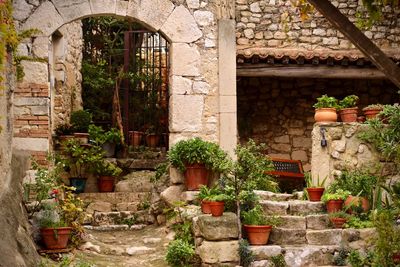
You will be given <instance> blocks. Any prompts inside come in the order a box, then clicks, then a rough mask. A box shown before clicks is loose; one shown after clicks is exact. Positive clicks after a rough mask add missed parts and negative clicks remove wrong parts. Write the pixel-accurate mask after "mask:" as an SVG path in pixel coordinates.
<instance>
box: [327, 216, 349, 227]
mask: <svg viewBox="0 0 400 267" xmlns="http://www.w3.org/2000/svg"><path fill="white" fill-rule="evenodd" d="M330 220H331V222H332V224H333V226H334V227H335V228H343V224H345V223H346V222H347V219H345V218H330Z"/></svg>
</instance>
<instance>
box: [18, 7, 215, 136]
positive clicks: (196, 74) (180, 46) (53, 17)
mask: <svg viewBox="0 0 400 267" xmlns="http://www.w3.org/2000/svg"><path fill="white" fill-rule="evenodd" d="M210 13H211V12H210ZM103 15H111V16H116V17H119V18H128V19H132V20H134V21H137V22H138V23H141V24H142V25H144V26H146V27H147V28H149V29H151V30H154V31H159V32H160V33H161V34H162V35H163V36H164V37H165V38H167V40H169V42H170V45H171V46H170V47H171V52H170V62H171V65H170V76H171V79H170V94H171V98H170V114H169V121H170V123H169V125H170V126H169V127H170V133H171V135H172V138H171V135H170V144H173V143H174V140H178V139H181V138H185V137H189V136H192V135H203V136H207V133H205V132H202V130H203V129H204V128H205V127H204V125H203V124H204V123H206V122H207V121H206V120H205V118H204V117H205V116H204V113H205V109H206V108H205V102H206V98H207V94H208V90H209V87H208V83H207V82H206V83H205V85H206V86H205V90H207V91H206V92H200V93H197V94H193V95H190V94H189V95H187V91H192V86H193V87H194V84H195V83H198V84H200V81H201V82H202V80H207V79H208V78H204V77H202V72H201V58H200V55H201V51H200V50H201V48H200V47H199V46H198V45H196V44H195V42H198V41H199V39H200V38H202V37H204V34H203V31H204V30H203V31H202V30H201V29H200V27H199V24H200V25H201V23H199V22H198V21H196V20H195V18H194V16H193V15H192V14H191V12H190V11H189V9H188V8H187V7H185V6H184V5H175V4H173V3H172V2H171V1H169V0H146V1H143V0H131V1H122V0H73V1H64V0H53V1H45V2H43V3H41V4H40V6H38V8H36V9H35V10H34V11H33V13H32V14H30V15H29V17H28V18H27V19H26V21H24V22H23V23H21V27H20V28H21V29H22V30H24V29H38V30H40V32H41V33H39V34H38V35H37V36H35V37H36V40H37V41H36V42H35V41H34V43H33V47H34V49H35V50H36V51H42V54H41V57H46V58H49V55H48V51H49V49H48V38H49V36H51V35H52V34H53V33H54V32H55V31H56V30H57V29H59V28H60V27H61V26H63V25H65V24H68V23H70V22H72V21H75V20H79V19H82V18H86V17H92V16H103ZM214 25H215V23H214ZM203 26H205V25H203ZM46 52H47V55H46ZM214 73H215V74H213V75H214V76H216V77H217V75H218V74H217V73H218V72H217V71H215V72H214ZM48 78H49V77H48ZM48 80H49V79H48ZM215 83H217V82H215ZM200 85H202V84H200ZM185 86H189V87H190V88H189V90H186V89H187V88H185ZM216 86H218V84H216ZM216 86H215V87H216ZM181 103H191V112H182V109H181V108H180V107H181ZM212 112H214V113H215V114H214V115H213V116H218V110H214V111H212ZM211 121H212V123H214V124H215V128H216V130H215V133H213V134H212V135H211V138H208V139H211V140H213V141H218V139H219V136H218V124H217V123H215V122H214V121H213V120H211Z"/></svg>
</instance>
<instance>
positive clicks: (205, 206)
mask: <svg viewBox="0 0 400 267" xmlns="http://www.w3.org/2000/svg"><path fill="white" fill-rule="evenodd" d="M201 211H202V212H203V213H204V214H210V213H211V207H210V201H207V200H202V201H201Z"/></svg>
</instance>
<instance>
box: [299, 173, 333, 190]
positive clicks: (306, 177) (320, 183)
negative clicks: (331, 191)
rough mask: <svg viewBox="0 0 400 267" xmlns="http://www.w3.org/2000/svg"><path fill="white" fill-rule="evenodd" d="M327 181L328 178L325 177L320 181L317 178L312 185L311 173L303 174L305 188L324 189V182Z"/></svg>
mask: <svg viewBox="0 0 400 267" xmlns="http://www.w3.org/2000/svg"><path fill="white" fill-rule="evenodd" d="M327 179H328V176H325V178H324V179H322V180H320V177H319V176H318V177H317V180H316V183H314V181H313V178H312V176H311V172H305V173H304V180H305V182H306V186H307V188H321V187H325V182H326V180H327Z"/></svg>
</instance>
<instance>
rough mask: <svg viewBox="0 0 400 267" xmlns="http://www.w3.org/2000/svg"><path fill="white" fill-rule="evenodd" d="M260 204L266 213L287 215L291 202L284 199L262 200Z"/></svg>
mask: <svg viewBox="0 0 400 267" xmlns="http://www.w3.org/2000/svg"><path fill="white" fill-rule="evenodd" d="M260 205H261V206H262V207H263V210H264V213H265V214H266V215H286V214H287V209H288V208H289V203H288V202H282V201H271V200H261V201H260Z"/></svg>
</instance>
